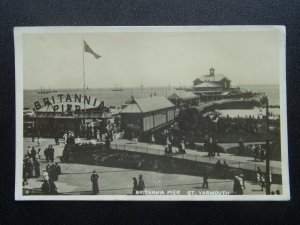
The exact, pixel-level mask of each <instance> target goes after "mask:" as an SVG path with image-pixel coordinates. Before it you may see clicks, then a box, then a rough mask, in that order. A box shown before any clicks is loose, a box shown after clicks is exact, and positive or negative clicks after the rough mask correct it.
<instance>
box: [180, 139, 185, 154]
mask: <svg viewBox="0 0 300 225" xmlns="http://www.w3.org/2000/svg"><path fill="white" fill-rule="evenodd" d="M180 152H181V153H183V154H184V153H185V143H184V140H182V141H181V144H180Z"/></svg>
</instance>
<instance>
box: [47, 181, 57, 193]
mask: <svg viewBox="0 0 300 225" xmlns="http://www.w3.org/2000/svg"><path fill="white" fill-rule="evenodd" d="M48 182H49V194H50V195H57V194H58V192H57V187H56V185H55V183H54V181H53V180H51V179H49V181H48Z"/></svg>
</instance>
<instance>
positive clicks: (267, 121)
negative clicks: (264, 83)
mask: <svg viewBox="0 0 300 225" xmlns="http://www.w3.org/2000/svg"><path fill="white" fill-rule="evenodd" d="M260 102H261V104H262V105H263V106H265V107H266V194H267V195H270V139H269V99H268V97H267V96H263V97H262V98H261V99H260Z"/></svg>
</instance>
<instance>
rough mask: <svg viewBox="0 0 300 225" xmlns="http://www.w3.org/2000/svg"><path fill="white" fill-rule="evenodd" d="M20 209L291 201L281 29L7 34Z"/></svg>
mask: <svg viewBox="0 0 300 225" xmlns="http://www.w3.org/2000/svg"><path fill="white" fill-rule="evenodd" d="M14 38H15V71H16V178H15V199H16V200H97V201H99V200H138V201H139V200H159V201H163V200H171V201H172V200H197V201H199V200H206V201H210V200H220V201H223V200H224V201H230V200H239V201H240V200H247V201H249V200H256V201H265V200H289V199H290V190H289V174H288V144H287V143H288V140H287V112H286V78H285V77H286V68H285V62H286V56H285V41H286V40H285V39H286V37H285V27H283V26H203V27H202V26H185V27H17V28H15V29H14Z"/></svg>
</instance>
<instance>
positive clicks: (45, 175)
mask: <svg viewBox="0 0 300 225" xmlns="http://www.w3.org/2000/svg"><path fill="white" fill-rule="evenodd" d="M42 176H43V180H49V174H48V172H47V170H46V169H43V174H42Z"/></svg>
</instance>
